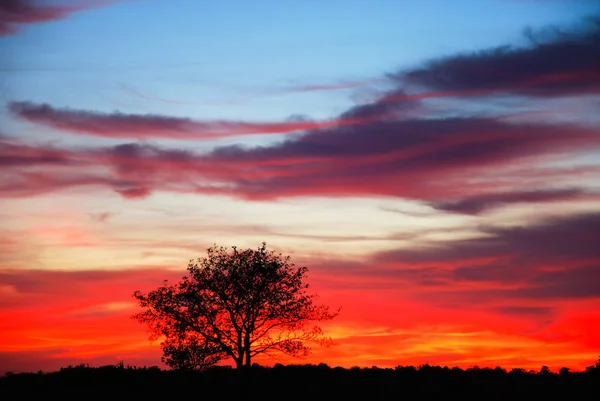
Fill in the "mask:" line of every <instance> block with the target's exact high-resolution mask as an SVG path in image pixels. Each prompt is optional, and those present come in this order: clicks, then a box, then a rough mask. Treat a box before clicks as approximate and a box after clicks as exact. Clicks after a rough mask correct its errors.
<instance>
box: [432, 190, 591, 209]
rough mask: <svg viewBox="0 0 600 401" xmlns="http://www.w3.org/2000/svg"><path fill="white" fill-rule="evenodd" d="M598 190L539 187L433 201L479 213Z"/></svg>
mask: <svg viewBox="0 0 600 401" xmlns="http://www.w3.org/2000/svg"><path fill="white" fill-rule="evenodd" d="M598 198H600V192H592V191H589V190H585V189H583V188H562V189H541V190H537V191H515V192H502V193H491V194H483V195H476V196H472V197H468V198H463V199H459V200H457V201H450V202H433V203H431V206H432V207H434V208H435V209H438V210H444V211H448V212H454V213H465V214H480V213H482V212H486V211H488V210H490V209H494V208H497V207H501V206H503V205H507V204H511V203H550V202H561V201H573V200H586V199H598Z"/></svg>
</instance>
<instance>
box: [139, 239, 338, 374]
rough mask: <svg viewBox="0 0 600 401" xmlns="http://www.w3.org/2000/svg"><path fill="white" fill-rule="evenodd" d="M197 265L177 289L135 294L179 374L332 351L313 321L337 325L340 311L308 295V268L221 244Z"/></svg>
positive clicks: (165, 358)
mask: <svg viewBox="0 0 600 401" xmlns="http://www.w3.org/2000/svg"><path fill="white" fill-rule="evenodd" d="M207 253H208V254H207V257H205V258H199V259H192V260H191V261H190V263H189V265H188V269H187V270H188V275H187V276H184V277H183V278H182V280H181V281H180V282H179V283H177V284H174V285H170V284H169V283H168V282H167V281H165V283H164V285H163V286H161V287H159V288H157V289H156V290H153V291H150V292H148V293H147V294H144V293H142V292H140V291H136V292H135V293H134V294H133V296H134V297H135V298H136V299H137V300H138V302H139V305H140V306H141V307H142V312H140V313H138V314H135V315H134V316H133V317H134V318H135V319H137V320H138V321H139V322H141V323H146V324H147V325H148V327H149V330H150V333H151V337H150V339H151V340H156V339H159V338H162V339H163V341H162V343H161V347H162V350H163V361H164V362H165V363H166V364H167V365H169V366H170V367H172V368H175V369H202V368H204V367H206V366H211V365H214V364H217V363H218V362H219V361H221V360H222V359H225V358H229V357H230V358H232V359H233V360H234V361H235V364H236V366H237V367H238V368H240V367H243V366H250V365H251V360H252V358H253V357H255V356H256V355H260V354H266V355H271V354H273V353H283V354H286V355H291V356H305V355H308V354H309V353H310V347H309V343H315V342H316V343H319V344H321V345H329V344H330V340H329V339H328V338H326V337H324V335H323V332H322V330H321V328H320V327H319V326H316V325H315V326H312V325H310V323H311V322H314V321H323V320H329V319H333V318H334V317H335V316H336V315H337V313H338V312H339V310H338V311H335V312H332V311H330V309H329V307H327V306H325V305H320V304H317V303H316V295H314V294H309V293H308V291H307V290H308V287H309V286H308V284H307V283H306V282H305V278H306V277H305V276H306V273H307V271H308V269H307V268H306V267H296V266H295V265H294V264H293V263H291V257H290V256H283V255H282V254H278V253H275V251H272V250H271V251H270V250H268V249H267V246H266V243H265V242H263V243H262V246H261V247H259V248H258V249H245V250H239V249H238V248H237V247H235V246H234V247H231V252H228V249H227V248H225V247H222V246H216V245H215V246H213V247H211V248H209V249H208V252H207Z"/></svg>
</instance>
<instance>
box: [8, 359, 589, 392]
mask: <svg viewBox="0 0 600 401" xmlns="http://www.w3.org/2000/svg"><path fill="white" fill-rule="evenodd" d="M599 397H600V361H599V363H596V365H595V366H590V367H588V368H587V369H586V370H585V371H584V372H572V371H569V370H565V369H561V370H560V373H554V372H551V371H549V370H548V369H544V368H542V369H541V370H540V371H538V372H533V371H525V370H523V369H513V370H511V371H509V372H507V371H506V370H504V369H502V368H500V367H497V368H494V369H491V368H478V367H473V368H469V369H465V370H463V369H460V368H456V367H455V368H448V367H439V366H430V365H422V366H419V367H417V368H415V367H413V366H398V367H396V368H395V369H381V368H376V367H372V368H358V367H354V368H350V369H344V368H339V367H336V368H330V367H329V366H327V365H325V364H320V365H288V366H283V365H275V366H274V367H272V368H267V367H262V366H258V365H253V366H252V367H251V368H249V369H242V370H238V369H231V368H229V367H219V366H216V367H212V368H208V369H206V370H204V371H202V372H201V371H181V370H179V371H175V370H168V371H165V370H160V369H159V368H157V367H150V368H147V367H143V368H136V367H125V366H123V364H122V363H121V364H118V365H117V366H103V367H99V368H90V367H87V366H84V365H79V366H75V367H68V368H63V369H61V370H60V371H59V372H54V373H49V374H44V373H43V372H38V373H24V374H12V375H9V376H5V377H2V378H0V399H2V400H3V401H9V400H33V399H49V398H50V399H60V400H75V399H78V400H79V399H107V400H108V399H110V400H131V399H143V400H178V399H186V400H187V399H199V400H204V399H207V400H217V399H218V400H229V399H241V398H243V399H252V400H254V399H257V400H258V399H260V400H328V401H330V400H404V399H411V400H412V399H418V400H434V399H435V400H445V399H460V400H513V399H515V400H521V399H523V400H554V399H556V400H558V399H560V400H584V399H590V400H593V399H599Z"/></svg>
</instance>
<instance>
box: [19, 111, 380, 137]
mask: <svg viewBox="0 0 600 401" xmlns="http://www.w3.org/2000/svg"><path fill="white" fill-rule="evenodd" d="M8 108H9V110H10V111H11V112H12V113H13V115H15V116H17V117H20V118H23V119H26V120H28V121H30V122H33V123H36V124H41V125H46V126H49V127H52V128H56V129H60V130H64V131H67V132H72V133H76V134H87V135H94V136H101V137H106V138H128V139H131V138H137V139H149V138H156V139H160V138H164V139H187V140H207V139H218V138H225V137H231V136H242V135H256V134H283V133H289V132H295V131H304V130H315V129H323V128H330V127H335V126H341V125H353V124H361V123H365V122H367V121H370V120H373V118H374V117H373V118H370V119H365V118H363V119H344V120H335V119H334V120H329V121H308V120H294V121H282V122H248V121H228V120H213V121H196V120H192V119H190V118H185V117H170V116H164V115H156V114H144V115H141V114H126V113H119V112H117V113H103V112H94V111H85V110H74V109H67V108H65V109H57V108H54V107H52V106H50V105H48V104H38V103H32V102H11V103H9V104H8Z"/></svg>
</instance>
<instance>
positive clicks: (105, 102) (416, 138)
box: [0, 0, 600, 375]
mask: <svg viewBox="0 0 600 401" xmlns="http://www.w3.org/2000/svg"><path fill="white" fill-rule="evenodd" d="M0 54H1V57H0V104H2V106H1V107H0V168H1V170H0V223H1V225H0V228H1V230H0V375H1V374H4V372H6V371H14V372H21V371H37V370H40V369H42V370H44V371H51V370H57V369H59V368H60V367H61V366H66V365H69V364H79V363H89V364H90V365H94V366H97V365H106V364H115V363H117V362H119V361H121V360H123V361H124V363H125V364H126V365H127V364H130V365H137V366H142V365H148V366H151V365H160V366H163V365H161V363H160V355H161V353H160V348H159V344H158V343H150V342H149V340H148V334H147V332H146V327H144V326H143V325H141V324H139V323H137V322H136V321H135V320H133V319H131V317H130V316H131V315H132V314H133V313H136V312H137V311H138V310H139V309H138V307H137V305H136V303H135V300H134V299H133V297H132V293H133V292H134V291H135V290H142V291H148V290H151V289H153V288H156V287H157V286H159V285H161V284H162V282H163V280H164V279H170V280H171V281H176V280H178V279H179V278H181V277H182V276H183V275H184V274H185V273H186V267H187V263H188V261H189V260H190V259H192V258H197V257H202V256H205V255H206V249H207V248H208V247H209V246H211V245H212V244H214V243H216V244H218V245H223V246H231V245H237V246H238V247H240V248H246V247H251V248H257V247H258V246H260V244H261V242H262V241H266V242H267V246H268V247H269V248H270V249H275V250H277V251H280V252H282V253H284V254H289V255H291V256H292V260H293V261H294V262H295V263H296V264H297V265H303V266H307V267H308V268H309V275H308V280H309V283H310V284H311V289H312V290H313V291H314V292H316V293H317V294H318V295H319V299H320V301H321V302H322V303H325V304H328V305H330V306H331V307H333V308H337V307H341V308H342V310H341V313H340V315H339V317H337V318H336V319H335V320H333V321H331V322H327V323H326V324H324V325H323V326H322V327H323V329H324V331H325V333H326V334H328V335H330V336H331V337H332V338H333V339H334V341H335V346H333V347H331V348H327V349H322V348H318V347H317V348H315V349H314V352H313V354H312V355H311V356H310V357H308V358H307V359H300V360H298V359H290V358H281V359H276V360H274V359H264V360H257V362H260V363H263V364H266V365H272V364H274V363H277V362H281V363H320V362H325V363H327V364H329V365H330V366H344V367H351V366H372V365H377V366H380V367H394V366H397V365H420V364H425V363H429V364H431V365H442V366H444V365H447V366H460V367H469V366H474V365H478V366H491V367H494V366H497V365H500V366H502V367H505V368H513V367H523V368H527V369H536V370H538V369H539V368H540V367H541V366H542V365H547V366H549V367H550V368H552V369H557V368H559V367H561V366H567V367H570V368H572V369H576V370H580V369H583V368H585V366H589V365H592V364H593V363H594V362H595V361H596V360H597V359H598V357H599V355H600V156H599V155H600V112H599V110H600V2H597V1H587V0H579V1H578V0H564V1H561V0H548V1H536V0H523V1H517V0H486V1H481V0H472V1H470V0H460V1H446V0H439V1H435V0H425V1H422V0H421V1H419V0H403V1H392V0H371V1H367V0H321V1H316V0H314V1H313V0H282V1H277V0H270V1H267V0H222V1H218V0H129V1H127V0H123V1H118V0H114V1H109V0H90V1H83V0H81V1H75V0H39V1H37V2H36V1H32V0H1V1H0Z"/></svg>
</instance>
